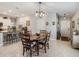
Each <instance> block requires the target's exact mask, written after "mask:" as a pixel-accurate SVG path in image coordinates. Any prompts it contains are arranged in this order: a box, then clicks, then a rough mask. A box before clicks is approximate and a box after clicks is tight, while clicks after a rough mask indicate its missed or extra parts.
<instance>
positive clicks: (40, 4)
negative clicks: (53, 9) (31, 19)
mask: <svg viewBox="0 0 79 59" xmlns="http://www.w3.org/2000/svg"><path fill="white" fill-rule="evenodd" d="M38 4H39V9H38V11H36V14H35V15H36V16H37V17H39V18H42V17H43V16H45V12H44V11H43V10H42V8H41V6H42V2H38Z"/></svg>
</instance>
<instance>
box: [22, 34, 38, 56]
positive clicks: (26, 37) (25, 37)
mask: <svg viewBox="0 0 79 59" xmlns="http://www.w3.org/2000/svg"><path fill="white" fill-rule="evenodd" d="M21 41H22V45H23V56H24V53H25V52H27V51H28V50H29V51H30V57H32V54H33V48H35V47H36V44H35V43H33V42H32V41H30V34H29V33H26V34H23V33H22V38H21Z"/></svg>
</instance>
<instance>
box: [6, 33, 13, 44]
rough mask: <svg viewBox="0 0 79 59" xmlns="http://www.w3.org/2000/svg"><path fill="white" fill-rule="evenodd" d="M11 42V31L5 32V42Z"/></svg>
mask: <svg viewBox="0 0 79 59" xmlns="http://www.w3.org/2000/svg"><path fill="white" fill-rule="evenodd" d="M11 42H12V34H11V33H7V34H6V43H11Z"/></svg>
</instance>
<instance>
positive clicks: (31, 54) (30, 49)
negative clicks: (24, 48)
mask: <svg viewBox="0 0 79 59" xmlns="http://www.w3.org/2000/svg"><path fill="white" fill-rule="evenodd" d="M30 57H32V49H31V48H30Z"/></svg>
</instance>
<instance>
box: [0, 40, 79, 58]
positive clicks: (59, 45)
mask: <svg viewBox="0 0 79 59" xmlns="http://www.w3.org/2000/svg"><path fill="white" fill-rule="evenodd" d="M0 56H1V57H23V56H22V44H21V42H18V43H15V44H11V45H8V46H4V47H0ZM26 56H27V54H26V55H25V57H26ZM27 57H28V56H27ZM34 57H79V49H73V48H72V47H71V45H70V42H68V41H60V40H56V41H54V40H51V41H50V49H49V50H48V49H47V53H43V50H42V51H40V54H39V56H35V54H34Z"/></svg>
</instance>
